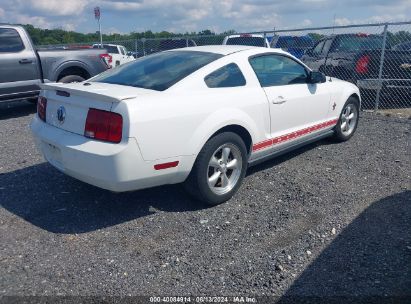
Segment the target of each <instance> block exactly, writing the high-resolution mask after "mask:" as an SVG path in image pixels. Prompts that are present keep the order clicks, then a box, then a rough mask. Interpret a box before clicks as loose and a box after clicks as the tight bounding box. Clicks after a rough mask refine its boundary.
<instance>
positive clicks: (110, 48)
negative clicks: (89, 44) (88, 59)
mask: <svg viewBox="0 0 411 304" xmlns="http://www.w3.org/2000/svg"><path fill="white" fill-rule="evenodd" d="M99 48H100V44H96V45H93V49H99ZM102 48H103V49H106V50H107V52H108V53H110V54H119V52H118V48H117V46H113V45H107V44H103V47H102Z"/></svg>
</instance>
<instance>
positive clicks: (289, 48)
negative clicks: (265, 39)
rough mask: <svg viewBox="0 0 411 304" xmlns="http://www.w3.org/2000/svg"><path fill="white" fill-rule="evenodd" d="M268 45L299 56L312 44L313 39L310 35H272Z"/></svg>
mask: <svg viewBox="0 0 411 304" xmlns="http://www.w3.org/2000/svg"><path fill="white" fill-rule="evenodd" d="M270 46H271V47H272V48H280V49H282V50H284V51H286V52H288V53H290V54H291V55H293V56H295V57H297V58H301V57H302V56H303V55H304V53H305V52H306V51H307V50H309V49H311V48H312V47H313V46H314V40H313V39H312V38H311V37H310V36H274V37H272V39H271V42H270Z"/></svg>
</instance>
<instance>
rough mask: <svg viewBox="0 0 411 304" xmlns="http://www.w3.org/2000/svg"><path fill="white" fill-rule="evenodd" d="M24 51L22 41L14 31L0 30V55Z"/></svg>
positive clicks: (8, 29)
mask: <svg viewBox="0 0 411 304" xmlns="http://www.w3.org/2000/svg"><path fill="white" fill-rule="evenodd" d="M22 50H24V45H23V41H21V38H20V35H19V33H18V32H17V31H16V30H15V29H11V28H0V53H17V52H20V51H22Z"/></svg>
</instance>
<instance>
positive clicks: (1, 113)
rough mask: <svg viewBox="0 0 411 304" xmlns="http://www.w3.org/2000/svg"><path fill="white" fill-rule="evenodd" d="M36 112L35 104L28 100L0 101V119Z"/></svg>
mask: <svg viewBox="0 0 411 304" xmlns="http://www.w3.org/2000/svg"><path fill="white" fill-rule="evenodd" d="M35 112H36V105H35V104H34V103H32V102H28V101H24V100H22V101H15V102H0V120H5V119H10V118H17V117H22V116H27V115H30V114H33V113H35Z"/></svg>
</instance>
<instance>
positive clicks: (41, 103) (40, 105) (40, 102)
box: [37, 96, 47, 121]
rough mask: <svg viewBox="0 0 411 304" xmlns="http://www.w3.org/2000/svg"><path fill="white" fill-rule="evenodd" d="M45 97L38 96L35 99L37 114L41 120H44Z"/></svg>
mask: <svg viewBox="0 0 411 304" xmlns="http://www.w3.org/2000/svg"><path fill="white" fill-rule="evenodd" d="M46 112H47V98H46V97H43V96H39V98H38V99H37V115H38V116H39V118H40V119H41V120H42V121H46Z"/></svg>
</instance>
